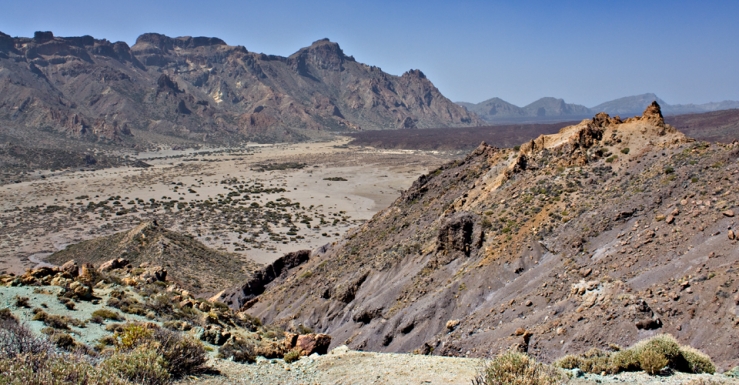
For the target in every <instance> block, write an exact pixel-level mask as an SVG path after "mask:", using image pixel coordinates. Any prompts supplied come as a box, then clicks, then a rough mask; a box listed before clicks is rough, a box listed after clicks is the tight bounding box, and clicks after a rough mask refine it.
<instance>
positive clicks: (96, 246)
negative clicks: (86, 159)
mask: <svg viewBox="0 0 739 385" xmlns="http://www.w3.org/2000/svg"><path fill="white" fill-rule="evenodd" d="M113 258H121V259H124V260H126V261H128V262H130V265H132V266H138V265H140V264H142V263H148V264H151V265H158V266H161V267H162V268H163V269H164V270H166V272H167V274H168V276H169V277H170V280H173V281H176V282H178V283H179V284H180V286H182V287H183V288H185V289H187V290H189V291H191V292H193V293H198V294H201V295H203V296H208V295H213V294H215V293H216V292H218V291H220V290H221V289H222V288H223V287H230V286H233V285H235V284H238V283H240V282H243V281H246V280H247V279H249V278H251V276H252V274H253V273H254V272H255V271H257V270H258V269H259V267H260V266H259V264H257V263H256V262H254V261H252V260H250V259H248V258H246V257H244V256H242V255H239V254H235V253H226V252H221V251H217V250H213V249H211V248H208V247H207V246H205V245H203V244H202V243H200V242H199V241H197V240H196V239H194V238H193V237H192V236H190V235H187V234H182V233H178V232H175V231H170V230H167V229H164V228H162V227H161V226H159V225H158V224H157V223H156V221H153V222H150V221H147V222H142V223H141V224H140V225H138V226H136V227H135V228H133V229H132V230H129V231H124V232H120V233H117V234H113V235H111V236H107V237H100V238H96V239H92V240H89V241H84V242H80V243H77V244H74V245H70V246H67V248H66V249H64V250H61V251H58V252H56V253H54V254H52V255H51V256H49V258H48V261H49V262H51V263H54V264H57V265H61V264H62V263H65V262H66V261H69V260H71V259H73V260H75V261H77V262H78V263H80V264H84V263H92V264H94V265H96V266H98V265H100V264H102V263H103V262H107V261H110V260H111V259H113Z"/></svg>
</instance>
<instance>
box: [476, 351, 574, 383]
mask: <svg viewBox="0 0 739 385" xmlns="http://www.w3.org/2000/svg"><path fill="white" fill-rule="evenodd" d="M566 379H567V376H566V375H565V374H564V373H562V372H560V371H559V370H558V369H557V368H554V367H551V366H548V365H545V364H542V363H540V362H536V361H535V360H534V359H533V358H531V357H529V356H528V355H526V354H523V353H518V352H506V353H503V354H500V355H498V356H497V357H495V358H494V359H493V360H491V361H490V362H489V363H488V364H487V365H486V366H485V368H483V369H482V371H481V372H480V373H479V374H478V375H477V377H475V379H474V380H473V381H472V383H473V385H498V384H501V385H554V384H562V383H564V382H565V380H566Z"/></svg>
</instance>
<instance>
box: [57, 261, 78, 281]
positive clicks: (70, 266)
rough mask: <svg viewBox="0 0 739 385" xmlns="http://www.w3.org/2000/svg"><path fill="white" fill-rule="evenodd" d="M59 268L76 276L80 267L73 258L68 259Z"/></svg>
mask: <svg viewBox="0 0 739 385" xmlns="http://www.w3.org/2000/svg"><path fill="white" fill-rule="evenodd" d="M59 270H60V271H61V272H64V273H68V274H69V275H71V276H72V277H77V276H78V275H79V273H80V267H79V266H78V265H77V262H76V261H75V260H74V259H70V260H69V261H67V262H66V263H64V264H63V265H62V266H61V267H60V268H59Z"/></svg>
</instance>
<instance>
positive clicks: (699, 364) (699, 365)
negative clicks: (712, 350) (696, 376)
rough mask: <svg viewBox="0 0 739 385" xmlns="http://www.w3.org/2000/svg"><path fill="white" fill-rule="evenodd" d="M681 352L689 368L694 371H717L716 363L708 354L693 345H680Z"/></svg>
mask: <svg viewBox="0 0 739 385" xmlns="http://www.w3.org/2000/svg"><path fill="white" fill-rule="evenodd" d="M680 354H682V356H683V358H684V359H685V362H686V364H687V365H688V369H689V370H690V371H691V372H693V373H709V374H713V373H716V365H714V363H713V361H711V357H709V356H708V355H707V354H705V353H703V352H701V351H700V350H698V349H695V348H693V347H691V346H682V347H680Z"/></svg>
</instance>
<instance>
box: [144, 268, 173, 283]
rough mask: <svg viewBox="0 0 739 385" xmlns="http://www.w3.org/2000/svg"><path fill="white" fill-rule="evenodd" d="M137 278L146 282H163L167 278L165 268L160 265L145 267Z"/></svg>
mask: <svg viewBox="0 0 739 385" xmlns="http://www.w3.org/2000/svg"><path fill="white" fill-rule="evenodd" d="M139 278H140V279H141V280H142V281H144V282H146V283H154V282H157V281H159V282H164V281H166V280H167V270H164V268H163V267H161V266H151V267H148V268H146V271H144V272H143V273H141V275H140V276H139Z"/></svg>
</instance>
